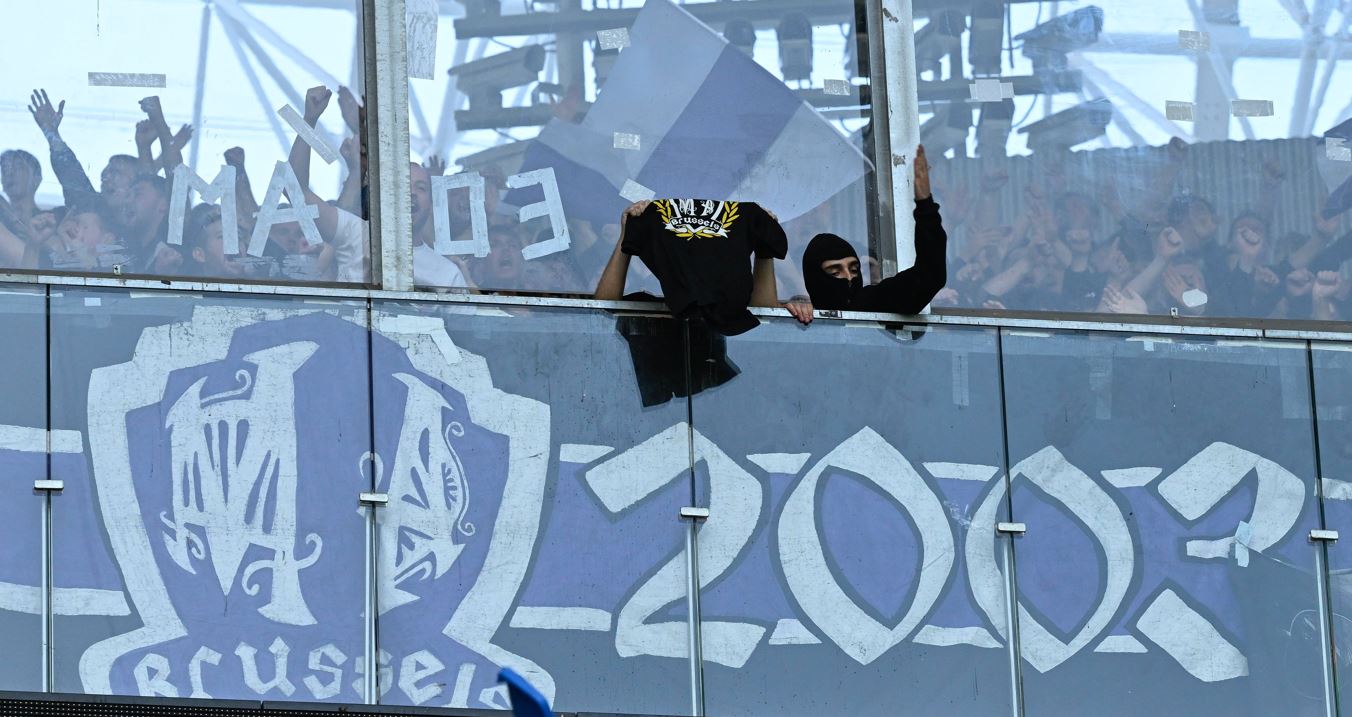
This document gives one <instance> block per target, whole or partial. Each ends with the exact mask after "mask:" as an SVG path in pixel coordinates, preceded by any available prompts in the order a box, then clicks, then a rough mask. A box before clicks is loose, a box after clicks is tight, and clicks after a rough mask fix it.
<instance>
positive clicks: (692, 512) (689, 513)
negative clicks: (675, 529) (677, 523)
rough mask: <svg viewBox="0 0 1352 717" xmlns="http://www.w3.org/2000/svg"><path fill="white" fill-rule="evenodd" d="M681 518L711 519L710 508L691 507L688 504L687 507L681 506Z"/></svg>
mask: <svg viewBox="0 0 1352 717" xmlns="http://www.w3.org/2000/svg"><path fill="white" fill-rule="evenodd" d="M681 519H682V520H708V519H709V509H708V508H694V507H689V506H687V507H685V508H681Z"/></svg>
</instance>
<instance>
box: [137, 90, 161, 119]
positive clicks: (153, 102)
mask: <svg viewBox="0 0 1352 717" xmlns="http://www.w3.org/2000/svg"><path fill="white" fill-rule="evenodd" d="M141 111H142V112H144V113H146V116H147V117H149V118H150V121H151V122H154V123H155V124H156V126H158V125H161V124H164V108H162V107H160V98H159V97H157V96H155V95H151V96H149V97H147V98H145V99H143V100H141Z"/></svg>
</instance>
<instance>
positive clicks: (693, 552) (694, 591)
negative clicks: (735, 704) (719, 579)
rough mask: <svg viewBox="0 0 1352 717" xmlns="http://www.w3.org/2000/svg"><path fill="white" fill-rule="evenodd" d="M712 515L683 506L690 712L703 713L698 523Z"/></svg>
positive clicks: (706, 510)
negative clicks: (685, 523)
mask: <svg viewBox="0 0 1352 717" xmlns="http://www.w3.org/2000/svg"><path fill="white" fill-rule="evenodd" d="M708 517H709V509H708V508H682V509H681V520H684V521H686V522H687V523H688V525H686V532H685V579H686V586H685V608H686V638H687V640H688V645H689V652H690V714H692V715H694V717H703V715H704V632H703V630H702V629H701V626H700V606H699V590H700V587H699V525H700V523H701V522H703V521H704V520H706V519H708Z"/></svg>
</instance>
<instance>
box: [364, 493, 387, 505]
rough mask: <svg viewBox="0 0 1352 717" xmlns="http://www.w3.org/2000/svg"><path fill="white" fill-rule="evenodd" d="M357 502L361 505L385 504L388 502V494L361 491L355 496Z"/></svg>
mask: <svg viewBox="0 0 1352 717" xmlns="http://www.w3.org/2000/svg"><path fill="white" fill-rule="evenodd" d="M357 502H358V503H361V504H362V505H385V504H387V503H389V502H390V496H389V494H387V493H362V494H361V495H359V496H357Z"/></svg>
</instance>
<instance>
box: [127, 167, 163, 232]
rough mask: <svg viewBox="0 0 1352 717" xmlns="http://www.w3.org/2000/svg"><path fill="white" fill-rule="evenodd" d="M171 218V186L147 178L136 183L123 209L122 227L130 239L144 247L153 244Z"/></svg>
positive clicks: (137, 179)
mask: <svg viewBox="0 0 1352 717" xmlns="http://www.w3.org/2000/svg"><path fill="white" fill-rule="evenodd" d="M168 216H169V182H168V181H166V180H165V179H164V178H163V177H160V176H156V175H153V174H143V175H141V176H139V177H137V178H136V179H134V180H132V183H131V187H130V189H129V190H128V193H127V199H126V202H125V203H124V204H123V205H122V226H123V227H124V228H125V229H126V230H127V233H128V235H129V236H130V237H131V238H134V239H137V240H139V241H140V242H141V243H142V244H144V243H146V242H149V241H151V240H152V239H154V237H155V235H156V234H157V233H158V232H159V229H160V225H161V224H163V223H164V220H165V218H166V217H168Z"/></svg>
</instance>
